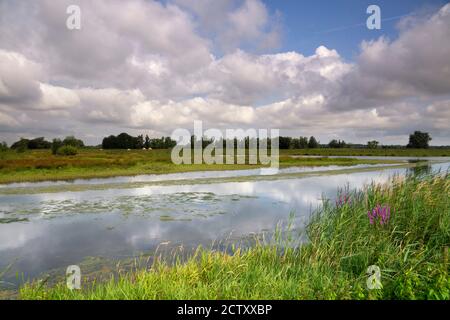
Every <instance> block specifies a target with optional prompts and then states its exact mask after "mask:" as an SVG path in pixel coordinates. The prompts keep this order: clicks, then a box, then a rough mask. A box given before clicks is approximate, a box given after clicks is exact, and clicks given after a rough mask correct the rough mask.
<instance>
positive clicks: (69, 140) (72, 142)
mask: <svg viewBox="0 0 450 320" xmlns="http://www.w3.org/2000/svg"><path fill="white" fill-rule="evenodd" d="M62 143H63V145H65V146H72V147H75V148H82V147H84V142H83V141H82V140H79V139H77V138H75V137H74V136H68V137H66V138H65V139H64V140H63V141H62Z"/></svg>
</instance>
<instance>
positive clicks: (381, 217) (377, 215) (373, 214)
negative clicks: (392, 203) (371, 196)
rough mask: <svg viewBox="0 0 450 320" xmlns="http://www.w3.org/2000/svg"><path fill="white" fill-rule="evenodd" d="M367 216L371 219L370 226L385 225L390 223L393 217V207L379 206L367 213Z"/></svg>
mask: <svg viewBox="0 0 450 320" xmlns="http://www.w3.org/2000/svg"><path fill="white" fill-rule="evenodd" d="M367 216H368V217H369V222H370V224H372V225H373V224H378V223H379V224H380V225H385V224H387V223H388V222H389V219H390V217H391V207H389V206H387V205H385V206H381V205H379V204H378V205H377V206H376V207H375V208H373V209H372V210H369V211H367Z"/></svg>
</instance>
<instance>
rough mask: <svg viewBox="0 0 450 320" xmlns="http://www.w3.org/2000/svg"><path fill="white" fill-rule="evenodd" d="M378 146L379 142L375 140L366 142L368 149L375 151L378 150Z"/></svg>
mask: <svg viewBox="0 0 450 320" xmlns="http://www.w3.org/2000/svg"><path fill="white" fill-rule="evenodd" d="M378 144H379V142H378V141H376V140H372V141H367V147H368V148H369V149H376V148H378Z"/></svg>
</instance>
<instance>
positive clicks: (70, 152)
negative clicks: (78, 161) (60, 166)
mask: <svg viewBox="0 0 450 320" xmlns="http://www.w3.org/2000/svg"><path fill="white" fill-rule="evenodd" d="M56 153H57V154H58V155H60V156H74V155H76V154H77V153H78V150H77V148H75V147H72V146H62V147H60V148H59V149H58V150H57V151H56Z"/></svg>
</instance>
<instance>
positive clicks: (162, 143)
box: [102, 133, 176, 149]
mask: <svg viewBox="0 0 450 320" xmlns="http://www.w3.org/2000/svg"><path fill="white" fill-rule="evenodd" d="M175 145H176V141H174V140H172V139H170V137H161V138H159V139H158V138H156V139H150V138H149V137H148V135H147V136H145V139H144V136H143V135H139V136H137V137H133V136H130V135H129V134H127V133H121V134H119V135H118V136H117V137H116V136H114V135H111V136H109V137H105V138H103V141H102V148H103V149H142V148H143V147H145V148H152V149H165V148H172V147H174V146H175Z"/></svg>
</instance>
